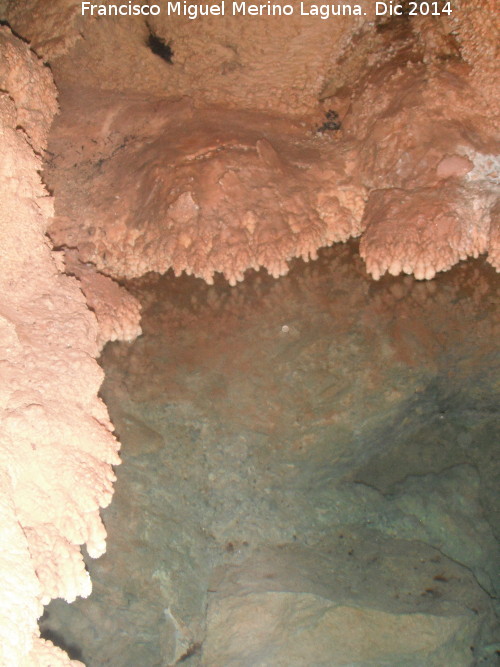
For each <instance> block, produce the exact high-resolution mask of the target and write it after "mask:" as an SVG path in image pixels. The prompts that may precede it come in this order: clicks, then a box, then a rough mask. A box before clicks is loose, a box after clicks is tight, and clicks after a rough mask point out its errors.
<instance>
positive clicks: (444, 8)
mask: <svg viewBox="0 0 500 667" xmlns="http://www.w3.org/2000/svg"><path fill="white" fill-rule="evenodd" d="M374 4H375V14H376V15H377V16H400V15H402V14H408V15H410V16H411V15H412V14H415V15H417V14H419V15H423V16H439V15H441V14H448V15H449V14H451V13H452V8H451V2H445V3H444V4H443V3H441V2H409V3H407V5H406V6H403V5H402V4H397V3H395V2H392V1H391V2H375V3H374ZM81 10H82V15H84V16H85V15H87V16H88V15H90V16H139V15H141V14H142V15H143V16H157V15H158V14H161V12H162V10H163V11H164V12H165V13H166V14H167V15H168V16H171V15H177V16H186V17H187V18H189V19H197V18H199V17H202V16H226V15H232V16H236V15H241V16H291V15H292V14H300V15H301V16H317V17H319V18H320V19H328V18H330V17H335V16H364V15H366V12H365V11H363V8H362V6H361V5H354V4H350V3H342V4H336V5H332V4H321V5H317V4H310V3H308V2H298V3H296V4H294V5H292V4H273V3H271V2H266V3H262V4H251V3H249V2H246V1H245V0H243V1H238V0H233V1H232V2H226V0H221V2H219V3H206V4H202V3H200V4H197V3H189V2H187V0H182V1H181V0H177V2H175V1H174V2H171V1H167V2H163V3H162V4H161V5H160V4H140V5H139V4H133V2H132V0H129V2H128V4H121V5H113V4H109V5H94V4H92V3H91V2H82V3H81Z"/></svg>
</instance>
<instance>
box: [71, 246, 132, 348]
mask: <svg viewBox="0 0 500 667" xmlns="http://www.w3.org/2000/svg"><path fill="white" fill-rule="evenodd" d="M64 264H65V272H66V273H68V274H70V275H72V276H75V277H76V278H78V281H79V283H80V288H81V290H82V292H83V293H84V294H85V298H86V300H87V305H88V307H89V308H90V309H91V310H92V311H93V312H94V313H95V316H96V318H97V323H98V325H99V334H98V337H97V344H98V346H99V349H101V348H102V347H103V345H105V344H106V343H107V342H108V341H112V340H124V341H132V340H134V339H135V338H137V336H139V335H140V334H141V333H142V331H141V327H140V324H139V323H140V320H141V304H140V303H139V302H138V301H137V299H135V298H134V297H133V296H132V295H131V294H129V293H128V292H127V290H126V289H124V288H123V287H120V285H118V283H116V282H115V281H114V280H112V279H111V278H108V276H104V275H103V274H102V273H98V272H97V271H96V270H95V267H93V266H92V265H91V264H84V263H82V262H80V261H79V259H78V257H77V254H76V252H74V251H69V250H68V251H66V252H65V253H64Z"/></svg>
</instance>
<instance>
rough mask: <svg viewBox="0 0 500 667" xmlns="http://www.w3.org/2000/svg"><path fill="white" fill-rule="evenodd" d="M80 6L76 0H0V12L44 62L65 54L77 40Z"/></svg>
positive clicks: (82, 21) (80, 21)
mask: <svg viewBox="0 0 500 667" xmlns="http://www.w3.org/2000/svg"><path fill="white" fill-rule="evenodd" d="M80 7H81V3H80V2H79V0H51V2H50V3H47V2H46V0H0V13H1V14H3V15H4V16H6V17H7V19H8V21H9V24H10V25H11V26H12V28H13V29H14V30H15V31H16V32H17V33H18V34H19V35H22V36H23V38H24V39H26V40H27V41H28V42H29V43H30V47H31V48H32V49H33V50H34V51H35V52H36V53H37V54H38V55H39V56H41V57H43V58H44V59H48V58H53V57H56V56H58V55H61V54H63V53H66V52H67V51H68V49H69V48H70V47H71V46H72V45H73V44H74V43H75V42H76V41H77V39H78V38H79V37H80V35H81V32H80V31H81V29H82V27H83V25H84V23H85V21H84V20H83V17H82V15H81V10H80Z"/></svg>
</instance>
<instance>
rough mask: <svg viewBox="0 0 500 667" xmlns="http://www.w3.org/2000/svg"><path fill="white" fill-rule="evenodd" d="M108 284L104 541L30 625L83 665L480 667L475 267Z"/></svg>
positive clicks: (490, 586)
mask: <svg viewBox="0 0 500 667" xmlns="http://www.w3.org/2000/svg"><path fill="white" fill-rule="evenodd" d="M128 288H129V289H130V291H132V292H133V294H134V295H135V296H137V297H138V298H139V299H140V300H141V302H142V303H143V331H144V334H143V336H141V337H140V338H139V339H138V340H136V341H135V342H134V343H132V344H127V343H113V344H108V346H107V347H106V348H105V350H104V352H103V355H102V359H101V361H102V365H103V368H104V369H105V372H106V379H105V382H104V385H103V388H102V396H103V398H104V400H105V401H106V404H107V405H108V407H109V410H110V415H111V418H112V420H113V423H114V424H115V427H116V432H117V435H118V437H119V438H120V440H121V442H122V460H123V463H122V465H121V466H120V467H118V468H117V469H116V473H117V477H118V479H117V482H116V485H115V488H116V492H115V496H114V499H113V502H112V504H111V506H110V507H109V508H107V509H106V510H104V511H103V513H102V514H103V518H104V522H105V524H106V528H107V531H108V550H107V553H106V554H105V556H103V557H102V558H101V559H99V560H96V561H92V560H91V559H87V564H88V568H89V570H90V572H91V576H92V581H93V593H92V595H91V597H90V598H88V599H86V600H78V601H77V602H76V603H74V604H72V605H67V604H66V603H65V602H63V601H61V600H56V601H54V602H53V603H51V605H49V607H48V608H47V611H46V613H45V615H44V617H43V619H42V622H41V628H42V632H43V636H45V637H48V638H52V639H54V640H55V641H56V642H57V643H59V644H60V645H63V646H64V647H65V648H66V649H67V650H68V651H69V653H70V655H71V656H72V657H74V658H79V659H81V660H83V661H84V662H85V663H86V664H87V665H88V666H89V667H97V666H100V665H111V666H112V667H148V666H151V667H153V666H156V665H164V666H167V665H175V664H183V665H184V664H185V665H205V666H207V667H227V666H235V667H236V666H239V667H264V666H269V667H270V666H273V667H279V666H283V667H319V666H325V667H327V666H334V665H359V666H368V665H388V666H394V667H396V666H398V667H400V666H402V665H415V666H417V665H436V666H437V665H440V666H443V665H445V666H446V665H450V666H453V667H458V666H460V665H476V664H478V665H479V664H480V665H494V664H498V663H497V661H498V654H499V649H500V644H499V642H500V637H499V634H498V628H497V621H496V616H495V602H496V598H497V596H498V592H499V589H500V576H499V572H498V563H499V562H500V549H499V540H500V520H499V517H500V504H499V500H498V494H499V491H498V489H499V488H500V486H499V481H500V462H499V456H498V432H499V428H498V427H499V415H498V405H499V404H500V400H499V398H500V391H499V390H500V387H499V384H498V378H499V373H498V371H499V359H498V340H499V321H498V279H497V278H496V277H495V274H494V272H493V270H492V269H490V268H488V267H487V266H486V265H485V264H484V263H483V262H482V261H481V260H478V261H475V262H472V263H468V264H461V265H459V266H457V267H455V268H454V269H453V270H452V271H450V272H449V273H447V274H442V275H439V276H438V277H437V278H436V279H435V280H433V281H432V282H418V281H416V280H414V279H413V278H411V277H399V278H392V277H386V278H384V279H382V280H381V281H379V282H377V283H375V282H373V281H372V280H370V279H369V278H368V277H367V276H366V275H365V272H364V268H363V265H362V263H361V260H360V259H359V256H358V254H357V248H356V244H355V243H350V244H347V245H341V246H335V247H333V248H330V249H327V250H324V251H322V252H321V253H320V257H319V259H318V260H317V261H315V262H310V263H308V264H305V263H303V262H300V261H297V262H295V263H294V264H293V266H292V269H291V271H290V273H289V275H288V276H285V277H284V278H281V279H279V280H277V281H276V280H273V279H272V278H269V277H268V276H267V275H264V274H262V273H258V274H255V273H252V274H251V275H250V276H249V278H248V280H246V281H245V282H244V283H242V284H239V285H237V286H236V287H234V288H230V287H228V286H227V285H226V284H225V283H223V282H222V281H216V284H215V285H214V286H207V285H205V284H204V283H203V282H202V281H200V280H196V279H193V278H188V277H181V278H177V279H176V278H174V277H173V276H170V275H167V276H164V277H161V278H160V277H158V276H156V275H149V276H146V277H145V278H143V279H141V280H138V281H133V282H131V283H129V284H128ZM496 611H497V613H498V608H497V609H496Z"/></svg>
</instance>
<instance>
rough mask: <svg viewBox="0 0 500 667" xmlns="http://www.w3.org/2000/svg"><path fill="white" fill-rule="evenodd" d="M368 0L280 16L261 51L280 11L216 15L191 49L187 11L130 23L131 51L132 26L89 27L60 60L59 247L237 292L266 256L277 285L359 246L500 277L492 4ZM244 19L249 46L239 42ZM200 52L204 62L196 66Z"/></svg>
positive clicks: (375, 272)
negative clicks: (335, 248)
mask: <svg viewBox="0 0 500 667" xmlns="http://www.w3.org/2000/svg"><path fill="white" fill-rule="evenodd" d="M366 10H367V11H366V15H365V16H363V17H351V18H344V19H342V20H337V21H335V22H331V23H328V22H323V21H320V20H316V23H314V22H311V18H310V17H309V18H306V17H302V18H301V20H300V21H298V19H297V17H290V18H287V19H286V20H284V21H280V22H279V23H276V22H275V23H273V27H274V36H273V43H272V44H267V42H266V44H267V46H265V45H264V44H263V43H262V42H261V40H262V35H267V32H268V30H269V25H270V23H269V22H270V20H271V17H260V18H258V19H256V21H255V22H253V21H252V22H248V21H245V20H244V19H242V17H234V16H233V17H227V20H223V19H222V18H220V20H219V19H214V17H211V18H210V19H207V20H206V22H203V29H204V31H205V32H203V33H202V34H201V33H199V32H198V31H199V30H200V26H201V25H202V23H201V22H198V23H196V24H194V27H193V29H192V32H191V33H190V39H191V41H188V35H187V33H186V29H187V28H186V22H188V23H189V19H187V18H185V17H184V18H182V17H175V18H173V20H172V21H171V22H168V23H167V22H165V19H164V18H162V17H161V16H160V17H156V18H155V19H154V20H152V21H151V22H150V21H148V23H147V25H146V26H145V25H144V22H141V21H140V20H134V21H132V20H131V21H130V22H129V23H128V24H127V26H128V28H129V32H130V34H129V37H128V42H127V45H126V46H125V45H124V44H123V43H122V32H121V31H122V30H123V26H122V24H120V23H119V22H116V21H113V20H112V18H107V19H106V23H105V24H104V23H103V21H102V20H101V21H98V20H90V19H88V21H87V24H86V25H85V27H84V29H83V34H84V35H85V42H82V41H79V42H77V43H76V45H75V47H74V48H73V49H72V50H71V51H70V53H69V54H68V55H67V56H61V57H58V58H55V59H54V61H53V67H54V71H55V75H56V78H57V80H58V82H59V84H60V90H61V104H62V114H61V116H60V118H59V119H58V120H57V122H56V124H55V126H54V130H53V132H52V137H51V144H50V155H49V159H48V160H47V170H46V178H47V180H48V182H49V184H50V186H51V188H52V189H53V190H54V192H55V193H56V194H57V199H56V217H55V220H54V223H53V224H52V226H51V230H50V233H51V236H52V238H53V239H54V242H55V243H56V245H61V246H64V245H66V246H70V247H74V248H78V252H79V256H80V258H81V260H82V261H85V262H90V263H92V264H94V265H95V266H96V267H97V268H98V270H99V271H102V272H104V273H107V274H108V275H110V276H113V277H116V278H132V277H137V276H140V275H143V274H145V273H147V272H148V271H157V272H160V273H164V272H165V271H167V270H168V269H169V268H172V269H173V270H174V272H175V273H176V275H179V274H180V273H181V272H183V271H185V272H187V273H188V274H193V275H195V276H197V277H201V278H203V279H204V280H206V281H208V282H212V280H213V276H214V274H215V273H222V274H223V275H224V276H225V277H226V278H227V279H228V280H229V282H230V284H235V283H236V282H237V281H240V280H242V279H243V277H244V274H245V271H247V270H248V269H259V268H261V267H264V268H266V269H267V270H268V271H269V273H270V274H271V275H273V276H274V277H278V276H280V275H284V274H285V273H286V272H287V271H288V262H289V261H290V259H292V258H294V257H302V258H304V259H306V260H307V259H309V258H314V257H315V256H316V253H317V250H318V249H319V248H320V247H323V246H327V245H330V244H331V243H333V242H337V241H345V240H347V239H348V238H350V237H361V244H360V249H361V255H362V257H363V258H364V259H365V261H366V267H367V270H368V272H369V273H370V274H371V275H372V276H373V277H374V278H375V279H378V278H380V276H381V275H383V274H384V273H386V272H389V273H392V274H393V275H397V274H399V273H407V274H413V275H415V276H416V277H417V278H418V279H424V278H427V279H430V278H432V277H433V276H434V275H435V274H436V272H439V271H445V270H448V269H450V268H451V267H452V266H453V265H454V264H456V263H457V262H459V261H460V260H464V259H467V258H468V257H478V256H479V255H480V254H488V255H489V257H490V261H491V263H492V265H493V266H494V267H495V268H496V269H499V268H500V266H499V265H498V254H499V248H498V229H497V227H498V221H497V218H496V216H495V210H496V209H495V205H496V202H497V200H498V184H499V179H498V169H499V164H498V158H497V155H498V151H499V140H498V134H497V131H496V127H497V118H498V101H497V94H496V93H497V90H498V85H497V84H498V72H497V71H496V70H495V68H493V67H492V66H491V62H490V60H491V59H493V60H494V58H495V48H496V45H495V43H496V42H497V41H498V40H497V38H498V36H499V35H500V32H499V30H498V19H497V17H496V16H495V14H494V13H493V12H491V11H489V10H490V8H489V5H488V3H486V2H477V3H475V5H474V7H470V6H469V5H468V4H467V3H462V4H460V5H459V7H458V8H457V10H456V11H454V12H453V15H452V16H449V15H447V14H442V15H441V16H439V17H433V18H432V19H431V18H430V17H425V16H419V17H411V16H408V15H405V16H402V17H392V18H385V17H384V18H380V17H378V18H377V17H374V16H373V8H372V9H370V8H369V7H366ZM485 15H491V21H490V25H489V27H488V29H486V24H485V19H484V16H485ZM318 21H319V24H318ZM214 22H215V23H214ZM467 22H470V23H472V24H473V25H474V28H475V30H476V32H475V33H474V36H473V31H472V30H471V28H470V26H466V24H467ZM215 24H217V25H218V26H219V28H221V27H222V31H221V34H219V35H218V36H217V37H216V36H215V35H213V34H212V32H211V30H212V28H213V26H214V25H215ZM325 24H326V25H325ZM328 25H331V28H330V29H328ZM192 26H193V22H191V25H190V28H191V27H192ZM236 26H238V32H240V27H241V28H242V32H241V40H240V42H239V43H238V45H234V44H233V43H232V42H231V43H230V42H228V41H227V40H229V33H230V31H231V30H236ZM292 26H295V28H294V29H295V30H296V31H297V36H296V37H295V38H293V39H292V40H291V31H292ZM313 26H316V27H315V32H314V33H313ZM104 29H107V30H108V33H107V34H106V41H104V33H103V31H104ZM312 34H315V38H316V41H313V40H312V39H311V36H312ZM478 35H480V36H481V38H482V39H484V47H481V46H480V44H479V43H478ZM152 37H154V39H156V40H163V41H162V42H161V43H163V44H164V45H168V48H169V49H170V51H169V52H168V53H169V55H168V58H161V56H160V55H158V53H155V51H154V49H152V48H151V38H152ZM250 38H251V40H252V41H250ZM210 40H212V41H210ZM213 40H217V45H218V46H214V44H213ZM290 40H291V41H290ZM333 40H337V41H336V42H335V44H336V46H335V47H333V46H332V44H331V42H332V41H333ZM209 43H210V46H209ZM299 43H300V45H301V51H300V53H299V51H298V44H299ZM259 44H262V46H261V52H260V55H259V57H258V58H257V59H255V61H254V62H250V61H249V59H248V58H249V52H250V51H252V53H253V54H254V53H255V48H256V47H257V46H258V45H259ZM279 44H282V45H283V46H282V48H283V49H284V55H283V58H282V59H281V60H280V62H279V63H278V62H277V53H276V49H277V46H276V45H279ZM189 45H191V46H189ZM224 45H225V46H224ZM202 46H205V47H206V50H207V52H209V55H208V56H207V58H201V57H199V58H198V60H196V61H195V60H194V59H193V54H197V56H200V51H201V49H202ZM295 46H297V50H296V51H294V48H295ZM189 48H191V51H189V53H188V52H187V51H186V50H187V49H189ZM117 54H119V56H118V55H117ZM141 54H142V57H140V55H141ZM231 54H232V55H231ZM230 56H231V57H230ZM227 59H229V61H228V60H227ZM154 63H156V68H155V67H153V64H154ZM207 63H209V64H210V66H211V67H212V73H211V74H210V75H209V74H208V73H207V71H206V68H207ZM73 65H76V66H78V67H79V68H80V69H81V71H82V72H83V76H82V77H80V81H79V85H78V86H75V83H74V81H73V79H72V76H71V67H72V66H73ZM106 67H107V68H108V70H109V71H108V70H107V69H106ZM126 68H127V73H129V72H130V70H131V69H132V71H133V74H132V80H133V82H134V85H131V81H130V80H127V78H126V76H125V69H126ZM313 69H314V76H313V75H312V70H313ZM485 71H487V72H488V78H487V79H485V76H484V72H485ZM139 72H142V75H143V76H142V79H141V81H140V82H139V81H136V79H137V77H138V75H139ZM236 72H237V79H235V76H236V74H235V73H236ZM257 76H258V77H259V79H258V84H257V83H256V80H257V79H256V77H257ZM299 83H300V89H301V91H302V92H301V95H300V96H299V95H297V92H296V91H297V88H298V86H299ZM103 89H107V90H108V92H107V94H106V95H105V96H103V95H102V90H103ZM139 91H140V92H139ZM242 96H244V97H245V101H244V102H243V100H242ZM284 100H286V105H285V104H284ZM89 108H92V113H91V114H90V115H89V114H88V109H89ZM325 118H326V120H325ZM328 119H330V121H329V120H328ZM331 119H335V121H334V122H333V121H332V120H331ZM76 137H78V140H77V139H76ZM68 174H70V177H69V179H68Z"/></svg>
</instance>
